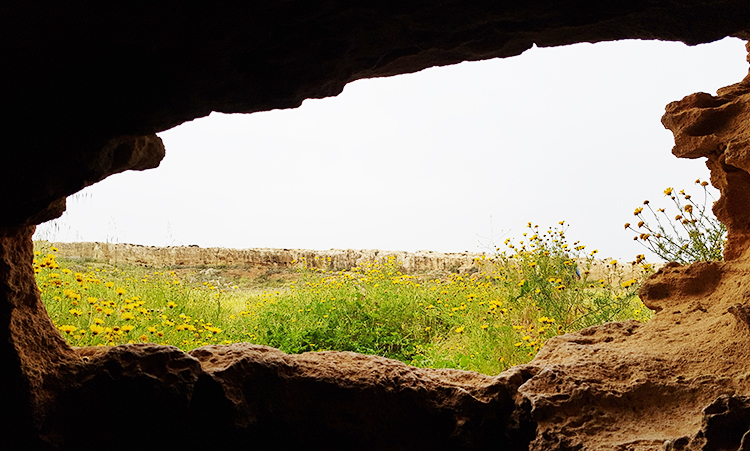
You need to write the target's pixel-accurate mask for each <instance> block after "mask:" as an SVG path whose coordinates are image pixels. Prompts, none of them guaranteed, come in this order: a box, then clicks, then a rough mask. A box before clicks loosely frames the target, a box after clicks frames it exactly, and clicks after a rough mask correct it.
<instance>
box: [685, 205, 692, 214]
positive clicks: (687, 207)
mask: <svg viewBox="0 0 750 451" xmlns="http://www.w3.org/2000/svg"><path fill="white" fill-rule="evenodd" d="M692 212H693V206H692V205H685V213H692Z"/></svg>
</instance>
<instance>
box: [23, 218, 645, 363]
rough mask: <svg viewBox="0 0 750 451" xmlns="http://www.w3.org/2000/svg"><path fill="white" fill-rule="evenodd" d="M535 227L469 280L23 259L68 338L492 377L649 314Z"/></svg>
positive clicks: (560, 240) (361, 271) (372, 270)
mask: <svg viewBox="0 0 750 451" xmlns="http://www.w3.org/2000/svg"><path fill="white" fill-rule="evenodd" d="M531 229H532V230H531V231H530V233H532V232H535V231H536V232H538V230H534V229H533V228H531ZM535 235H537V236H536V238H533V239H532V237H528V238H527V239H526V244H525V245H524V244H521V245H518V246H513V245H510V247H509V248H508V249H506V251H504V252H498V254H497V255H496V256H495V257H493V258H483V259H479V260H478V261H477V262H476V267H477V271H476V272H474V273H473V274H471V275H470V276H468V275H459V274H446V275H442V276H440V277H436V276H435V275H431V276H430V275H410V274H405V273H404V272H403V271H401V270H400V265H399V262H397V261H395V260H393V259H391V260H386V261H384V262H380V263H367V264H365V265H363V266H361V267H358V268H354V269H352V270H351V271H338V272H333V271H326V270H323V269H315V268H308V267H307V265H306V264H305V262H298V267H297V268H296V270H294V271H293V272H291V273H290V272H289V270H278V269H277V270H274V271H266V272H262V273H261V276H260V277H259V276H256V277H253V278H249V277H245V276H238V275H236V274H235V275H233V276H231V275H227V274H229V268H223V269H217V268H193V269H184V268H182V269H181V268H172V269H158V268H143V267H135V266H124V265H118V266H116V267H115V266H112V265H107V264H102V263H96V262H90V261H87V262H81V261H74V260H64V259H59V261H58V259H57V258H56V257H55V256H54V252H53V251H52V250H51V249H43V248H41V247H40V248H39V249H38V253H39V254H38V255H37V257H36V260H35V265H34V267H35V271H36V272H37V282H38V284H39V287H40V289H41V292H42V300H43V302H44V304H45V306H46V307H47V311H48V312H49V315H50V317H51V318H52V320H53V322H54V323H55V325H56V326H57V327H58V329H60V330H61V332H62V333H63V335H64V336H65V337H66V339H67V340H68V342H69V343H70V344H71V345H74V346H90V345H116V344H121V343H138V342H151V343H158V344H165V345H173V346H177V347H179V348H181V349H183V350H189V349H193V348H195V347H199V346H203V345H207V344H224V343H232V342H242V341H247V342H251V343H257V344H265V345H269V346H273V347H276V348H279V349H281V350H282V351H284V352H288V353H300V352H307V351H322V350H344V351H354V352H359V353H364V354H374V355H381V356H385V357H389V358H393V359H398V360H401V361H403V362H406V363H409V364H412V365H415V366H420V367H445V368H459V369H466V370H474V371H479V372H483V373H487V374H497V373H499V372H500V371H502V370H504V369H507V368H508V367H510V366H512V365H515V364H519V363H525V362H528V361H529V360H530V359H531V358H533V356H534V355H536V353H537V352H538V351H539V349H540V348H541V347H542V346H543V344H544V342H545V341H546V340H547V339H549V338H550V337H553V336H555V335H557V334H560V333H566V332H570V331H573V330H577V329H580V328H581V327H585V326H589V325H593V324H601V323H603V322H606V321H612V320H622V319H628V318H635V319H639V320H647V319H648V318H649V317H650V311H648V309H646V308H645V307H643V304H641V303H640V301H639V300H638V298H637V296H636V290H637V283H636V281H635V280H629V281H625V282H623V283H621V284H618V283H615V284H612V283H611V281H603V280H602V281H599V280H597V281H594V282H592V281H589V280H588V277H587V274H586V268H581V269H583V272H584V274H583V276H582V277H581V278H578V277H576V276H575V268H576V265H577V266H581V264H580V263H578V264H576V263H574V260H573V259H572V258H573V257H574V256H575V255H574V254H575V253H576V252H579V251H580V249H578V247H580V248H581V249H582V247H581V246H577V247H576V249H567V245H566V244H565V243H564V241H565V240H564V234H563V232H562V230H556V231H552V230H550V231H549V233H545V234H541V235H540V234H538V233H535ZM39 246H42V245H41V243H40V244H39ZM545 254H546V255H545ZM590 256H591V257H592V256H593V254H590ZM578 261H580V259H579V260H578ZM588 261H590V260H588ZM584 266H585V264H584ZM284 271H286V272H284ZM279 272H281V273H279ZM579 272H580V270H579Z"/></svg>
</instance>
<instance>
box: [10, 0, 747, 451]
mask: <svg viewBox="0 0 750 451" xmlns="http://www.w3.org/2000/svg"><path fill="white" fill-rule="evenodd" d="M6 3H7V4H4V5H3V6H2V7H0V35H1V36H2V40H1V41H0V42H2V46H0V61H2V68H3V69H2V71H0V74H1V75H0V77H1V78H0V79H1V80H2V82H3V83H2V86H3V94H2V102H0V105H2V109H3V111H4V114H3V130H4V133H3V146H4V151H3V157H4V159H3V160H4V163H3V164H2V165H0V192H2V193H3V195H2V196H0V212H1V213H0V380H1V381H2V383H3V385H2V388H3V395H2V405H1V408H0V412H1V413H0V437H2V440H3V443H2V445H0V446H1V447H2V448H3V449H18V450H26V449H29V450H45V449H78V450H81V449H83V450H85V449H101V448H106V449H144V450H145V449H173V448H177V447H182V448H183V449H199V448H200V447H209V446H210V447H211V448H212V449H270V448H271V447H273V448H274V449H294V447H299V448H300V449H302V448H304V449H378V450H380V449H389V450H399V449H404V450H405V449H420V450H421V449H449V448H450V449H457V448H460V449H514V450H515V449H519V450H521V449H524V450H525V449H534V450H569V449H571V450H572V449H613V450H614V449H617V450H651V449H654V450H656V449H659V450H663V449H668V450H682V449H691V450H698V449H706V450H737V449H743V450H746V449H750V432H748V431H750V325H749V324H750V320H749V319H748V317H749V314H748V311H750V309H749V308H748V305H749V304H750V301H749V300H748V299H750V208H748V207H749V206H750V78H746V79H745V80H744V81H740V82H739V83H738V84H736V85H733V86H729V87H727V88H724V89H723V90H721V91H720V92H719V93H718V95H717V96H711V95H708V94H702V93H698V94H692V95H688V96H687V97H685V98H684V99H683V100H680V101H677V102H674V103H672V104H670V105H668V106H667V109H666V114H665V116H664V119H663V123H664V125H665V126H666V127H668V128H669V129H670V130H672V131H673V132H674V135H675V142H676V146H675V148H674V151H673V152H674V153H675V155H676V156H678V157H682V158H698V157H705V158H707V160H708V165H709V167H710V169H711V172H712V176H711V183H712V184H713V185H714V186H715V187H717V188H718V189H720V190H721V199H720V201H719V202H718V204H717V205H716V207H715V212H716V214H717V216H718V217H719V218H720V219H721V220H722V221H723V222H724V223H725V224H726V225H727V226H728V227H729V245H728V247H727V250H726V262H724V263H710V264H706V263H702V264H694V265H692V266H689V267H682V266H675V265H668V266H667V267H665V268H663V269H662V270H661V271H659V273H657V274H656V275H655V276H653V277H652V278H651V279H650V280H649V281H648V283H647V284H646V285H645V286H644V287H643V290H642V298H643V299H644V301H645V302H646V303H647V304H648V306H649V307H651V308H652V309H655V310H657V311H658V314H657V315H655V318H654V319H653V320H652V321H650V322H649V323H646V324H640V323H637V322H626V323H612V324H608V325H604V326H600V327H594V328H590V329H585V330H583V331H581V332H579V333H574V334H569V335H565V336H560V337H558V338H556V339H552V340H550V341H549V342H548V344H547V345H546V346H545V348H544V349H543V350H542V351H541V352H540V353H539V355H538V357H537V358H536V359H534V360H533V361H532V362H531V363H530V364H528V365H524V366H520V367H515V368H513V369H511V370H509V371H507V372H505V373H503V374H501V375H499V376H496V377H490V376H484V375H480V374H476V373H471V372H462V371H455V370H425V369H416V368H412V367H409V366H407V365H404V364H402V363H399V362H395V361H391V360H387V359H383V358H379V357H372V356H363V355H357V354H352V353H343V352H342V353H338V352H321V353H312V354H302V355H294V356H293V355H286V354H283V353H281V352H280V351H278V350H275V349H271V348H267V347H262V346H254V345H249V344H234V345H229V346H209V347H205V348H201V349H197V350H195V351H192V352H190V353H187V354H186V353H183V352H181V351H179V350H177V349H175V348H171V347H160V346H153V345H129V346H117V347H112V348H85V349H72V348H70V347H69V346H68V345H67V344H66V343H65V341H64V340H63V339H62V337H61V336H60V334H59V333H58V331H57V330H56V329H55V328H54V327H53V325H52V323H51V321H50V319H49V317H48V316H47V314H46V312H45V309H44V307H43V305H42V304H41V302H40V300H39V292H38V290H37V287H36V284H35V280H34V274H33V270H32V264H31V262H32V242H31V235H32V233H33V231H34V225H35V224H39V223H41V222H43V221H46V220H48V219H51V218H54V217H57V216H59V215H60V214H61V213H62V211H63V210H64V209H65V197H66V196H68V195H70V194H72V193H75V192H77V191H79V190H80V189H82V188H83V187H85V186H87V185H90V184H93V183H96V182H97V181H100V180H102V179H104V178H105V177H107V176H109V175H111V174H115V173H118V172H122V171H125V170H130V169H135V170H143V169H148V168H154V167H156V166H158V164H159V161H160V160H161V159H162V157H163V156H164V148H163V145H162V143H161V140H160V139H159V138H158V137H157V136H156V135H155V133H156V132H159V131H163V130H166V129H169V128H171V127H174V126H176V125H178V124H180V123H182V122H185V121H189V120H191V119H194V118H197V117H202V116H205V115H207V114H209V113H210V112H211V111H220V112H225V113H252V112H256V111H263V110H269V109H273V108H291V107H296V106H298V105H300V103H301V102H302V100H304V99H306V98H319V97H325V96H332V95H336V94H338V93H340V92H341V90H342V89H343V86H344V85H345V84H346V83H347V82H349V81H352V80H355V79H359V78H366V77H380V76H390V75H395V74H400V73H407V72H414V71H417V70H420V69H423V68H426V67H430V66H437V65H446V64H453V63H458V62H461V61H467V60H480V59H487V58H495V57H509V56H514V55H518V54H520V53H521V52H523V51H524V50H526V49H528V48H530V47H531V46H532V44H534V43H535V44H536V45H538V46H559V45H565V44H571V43H575V42H598V41H606V40H616V39H662V40H673V41H682V42H685V43H687V44H698V43H703V42H710V41H714V40H717V39H721V38H723V37H725V36H736V37H741V38H744V39H748V38H750V4H748V3H747V1H746V0H722V1H701V0H682V1H666V0H653V1H649V2H645V1H634V0H613V1H607V2H602V1H597V2H595V1H576V2H542V1H538V0H537V1H535V0H530V1H524V2H520V1H506V2H499V1H486V0H463V1H460V2H459V1H455V0H430V1H416V0H411V1H410V0H405V1H400V2H387V1H380V2H371V4H366V3H363V2H344V1H337V0H331V1H326V2H309V1H295V0H291V1H285V2H281V1H279V2H236V3H232V2H219V3H216V2H179V3H175V4H171V2H150V3H144V4H138V3H134V2H96V3H89V4H86V5H84V4H83V3H82V2H81V3H76V2H73V3H71V2H49V3H50V4H49V5H41V4H39V2H6ZM550 76H554V74H553V71H550ZM685 94H686V95H687V94H690V93H685ZM603 151H604V150H603Z"/></svg>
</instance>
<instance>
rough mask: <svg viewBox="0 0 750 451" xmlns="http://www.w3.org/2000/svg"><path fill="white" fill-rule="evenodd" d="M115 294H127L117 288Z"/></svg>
mask: <svg viewBox="0 0 750 451" xmlns="http://www.w3.org/2000/svg"><path fill="white" fill-rule="evenodd" d="M115 293H117V294H119V295H123V294H125V289H123V288H120V287H117V288H115Z"/></svg>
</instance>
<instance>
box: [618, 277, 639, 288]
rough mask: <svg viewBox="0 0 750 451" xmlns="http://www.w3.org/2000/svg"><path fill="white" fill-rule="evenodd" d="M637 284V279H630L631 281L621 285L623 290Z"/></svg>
mask: <svg viewBox="0 0 750 451" xmlns="http://www.w3.org/2000/svg"><path fill="white" fill-rule="evenodd" d="M635 282H636V280H635V279H630V280H626V281H625V282H623V283H621V284H620V285H621V286H622V287H623V288H628V287H630V286H632V285H633V284H635Z"/></svg>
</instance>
